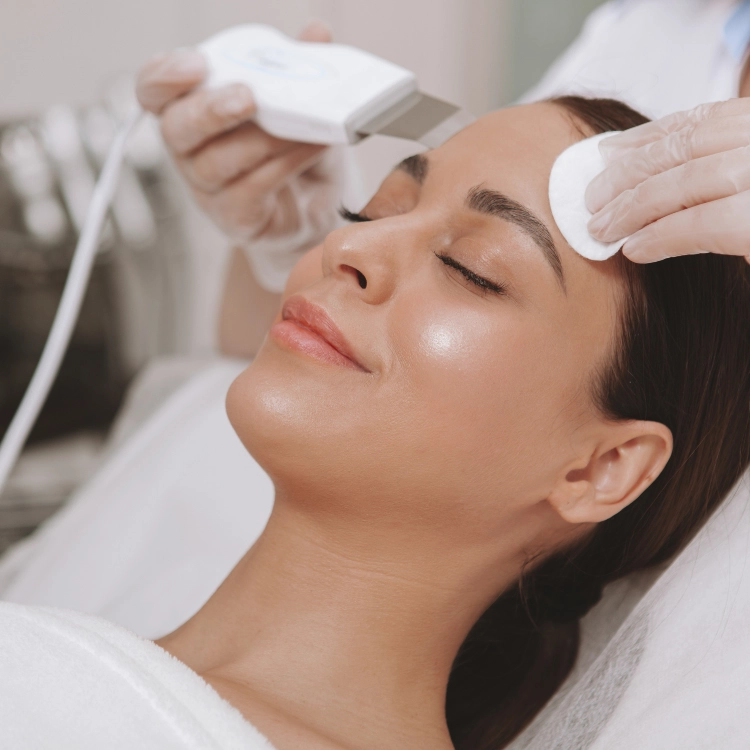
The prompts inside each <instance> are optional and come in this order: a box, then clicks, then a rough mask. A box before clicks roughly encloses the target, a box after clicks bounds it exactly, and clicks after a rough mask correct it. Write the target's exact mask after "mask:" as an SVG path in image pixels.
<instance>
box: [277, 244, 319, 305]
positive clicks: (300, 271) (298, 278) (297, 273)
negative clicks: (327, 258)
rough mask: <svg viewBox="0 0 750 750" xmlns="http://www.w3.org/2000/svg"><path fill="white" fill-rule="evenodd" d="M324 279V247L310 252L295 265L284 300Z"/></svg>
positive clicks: (285, 290) (315, 248)
mask: <svg viewBox="0 0 750 750" xmlns="http://www.w3.org/2000/svg"><path fill="white" fill-rule="evenodd" d="M322 278H323V245H318V246H317V247H314V248H313V249H312V250H308V251H307V252H306V253H305V254H304V255H303V256H302V257H301V258H300V259H299V260H298V261H297V263H296V264H295V266H294V268H293V269H292V272H291V273H290V274H289V278H288V279H287V282H286V287H284V298H287V297H291V296H292V295H293V294H296V293H297V292H299V291H301V290H302V289H304V288H305V287H308V286H310V285H311V284H314V283H315V282H316V281H319V280H320V279H322Z"/></svg>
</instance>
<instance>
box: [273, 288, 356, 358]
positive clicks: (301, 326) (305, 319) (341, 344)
mask: <svg viewBox="0 0 750 750" xmlns="http://www.w3.org/2000/svg"><path fill="white" fill-rule="evenodd" d="M281 317H282V319H281V321H279V322H278V323H274V325H273V326H272V327H271V330H270V333H271V335H272V336H273V338H274V339H276V340H277V341H278V342H280V343H281V344H283V345H285V347H287V348H290V349H294V350H296V351H299V352H302V353H303V354H307V355H308V356H311V357H313V358H315V359H319V360H322V361H324V362H328V363H329V364H336V365H340V366H343V367H349V368H353V369H356V370H360V371H364V372H369V370H368V369H367V368H366V367H364V366H363V365H362V364H361V363H360V362H359V361H358V360H357V358H356V356H355V355H354V352H353V351H352V348H351V346H350V345H349V342H348V341H347V340H346V338H345V337H344V335H343V334H342V333H341V331H340V330H339V329H338V327H337V326H336V324H335V323H334V322H333V321H332V320H331V318H330V317H329V316H328V313H326V311H325V310H323V308H321V307H318V306H317V305H314V304H313V303H312V302H309V301H308V300H306V299H305V298H304V297H302V296H301V295H298V294H295V295H294V296H293V297H290V298H289V299H288V300H287V301H286V302H285V303H284V306H283V308H282V310H281Z"/></svg>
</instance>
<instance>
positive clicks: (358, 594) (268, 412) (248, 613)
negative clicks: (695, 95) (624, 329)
mask: <svg viewBox="0 0 750 750" xmlns="http://www.w3.org/2000/svg"><path fill="white" fill-rule="evenodd" d="M579 137H580V136H579V135H578V133H577V131H576V129H575V128H574V127H573V125H572V123H571V121H570V119H569V118H568V117H567V115H566V114H565V113H563V112H562V111H561V110H559V109H558V108H557V107H555V106H553V105H550V104H539V105H533V106H528V107H518V108H514V109H509V110H505V111H502V112H498V113H494V114H492V115H488V116H486V117H484V118H482V119H481V120H480V121H478V122H477V123H475V124H474V125H472V126H471V127H469V128H467V129H466V130H465V131H463V132H462V133H460V134H459V135H457V136H456V137H455V138H453V139H452V140H451V141H449V142H448V143H447V144H445V145H444V146H443V147H441V148H440V149H438V150H436V151H433V152H431V153H430V154H429V155H428V158H429V172H428V175H427V177H426V179H425V180H424V183H423V184H422V185H420V184H419V183H418V181H417V180H415V179H414V178H413V177H412V176H411V175H409V174H407V173H406V172H404V171H402V170H397V171H396V172H394V173H393V174H392V175H391V176H390V177H389V178H388V179H387V180H386V181H385V183H384V184H383V186H382V187H381V189H380V190H379V191H378V193H377V194H376V196H375V197H374V198H373V199H372V201H371V202H370V203H369V204H368V206H366V207H365V209H364V210H363V214H365V216H367V217H368V218H370V219H372V220H373V221H369V222H365V223H357V224H354V225H352V226H349V227H346V228H343V229H340V230H337V231H335V232H333V233H332V234H330V235H329V236H328V238H327V239H326V241H325V243H324V244H323V245H322V246H321V247H319V248H316V249H315V250H313V251H311V252H310V253H309V254H308V255H307V256H306V257H305V258H304V259H303V260H302V261H301V262H300V263H299V264H298V266H297V267H296V269H295V271H294V273H293V274H292V277H291V278H290V281H289V285H288V289H287V293H286V295H285V299H286V300H287V307H285V310H286V312H285V317H287V320H289V315H288V309H289V307H291V308H292V312H293V314H291V320H292V323H289V325H291V326H292V327H294V325H296V324H295V323H294V320H297V321H298V323H299V320H300V317H304V315H305V313H304V310H305V309H308V308H305V304H309V305H313V306H317V309H319V310H322V311H324V313H325V314H326V315H327V316H328V318H330V321H332V323H333V324H334V325H335V326H336V327H337V329H338V330H339V331H340V332H341V334H342V336H343V338H344V339H345V340H346V342H347V343H348V347H349V354H350V355H351V359H353V360H356V362H357V363H358V364H359V366H358V367H352V366H349V365H347V364H346V363H345V362H342V361H337V360H336V359H335V357H328V356H325V354H326V351H325V349H320V347H318V349H316V348H315V347H313V346H312V343H311V341H312V339H311V334H310V333H309V331H307V332H306V331H305V328H306V326H305V325H304V323H303V324H302V325H297V334H298V341H297V343H295V341H293V340H292V339H293V338H294V337H292V339H290V338H289V337H287V338H285V337H284V336H283V335H279V334H278V332H277V333H274V332H273V329H272V333H271V334H270V335H269V336H268V338H267V340H266V342H265V344H264V345H263V347H262V348H261V350H260V352H259V354H258V356H257V358H256V360H255V362H254V363H253V364H252V365H251V366H250V367H249V368H248V369H247V370H246V371H245V373H243V374H242V375H241V376H240V377H239V378H238V379H237V380H236V382H235V383H234V384H233V386H232V388H231V390H230V393H229V395H228V399H227V409H228V414H229V416H230V419H231V421H232V423H233V425H234V427H235V429H236V431H237V433H238V435H239V437H240V438H241V439H242V441H243V442H244V444H245V445H246V446H247V448H248V449H249V450H250V452H251V453H252V454H253V455H254V456H255V457H256V458H257V460H258V461H259V462H260V463H261V465H262V466H263V467H264V468H266V470H267V471H268V472H269V474H270V475H271V477H272V478H273V480H274V483H275V485H276V489H277V499H276V504H275V507H274V512H273V514H272V517H271V520H270V521H269V524H268V527H267V529H266V530H265V532H264V534H263V535H262V537H261V538H260V540H259V541H258V543H257V544H256V545H255V546H254V547H253V549H252V550H251V551H250V552H249V553H248V555H247V556H246V557H245V558H244V559H243V560H242V562H241V563H240V564H239V565H238V567H237V568H236V569H235V570H234V571H233V572H232V574H231V575H230V576H229V578H228V579H227V580H226V581H225V583H224V584H223V585H222V586H221V587H220V589H219V590H218V591H217V593H216V594H215V595H214V596H213V597H212V599H211V600H210V601H209V602H208V603H207V605H206V606H205V607H204V608H203V609H202V610H201V611H200V612H199V613H198V614H197V615H196V616H195V617H194V618H193V619H192V620H190V621H189V622H188V623H186V625H185V626H183V627H182V628H180V629H179V630H177V631H176V632H175V633H173V634H172V635H170V636H168V637H167V638H165V639H164V640H163V641H161V645H163V646H164V647H165V648H167V649H168V650H169V651H170V652H171V653H173V654H175V655H176V656H177V657H178V658H180V659H182V660H183V661H185V662H186V663H187V664H188V665H189V666H191V667H192V668H193V669H194V670H195V671H197V672H198V673H200V674H202V675H203V676H204V677H205V678H206V679H207V680H208V681H209V682H210V683H211V684H212V685H214V687H215V688H216V689H217V690H218V691H219V692H220V693H221V694H222V695H224V696H225V697H226V698H227V699H228V700H230V701H231V702H232V703H234V704H235V705H236V706H238V707H239V708H240V710H242V711H243V713H244V714H245V715H246V716H247V717H248V718H249V719H250V720H251V721H252V722H253V723H255V724H256V726H258V727H259V728H260V730H261V731H263V732H265V733H266V734H268V736H269V737H270V739H271V740H272V741H273V742H274V743H275V744H276V746H277V747H278V748H279V749H280V750H286V748H292V747H297V746H300V743H303V742H304V743H305V744H304V746H305V747H311V748H321V749H322V748H328V749H330V748H344V747H346V748H363V749H364V748H375V747H394V748H395V747H408V748H433V749H434V748H438V749H440V748H450V747H451V744H450V739H449V737H448V732H447V728H446V726H445V718H444V703H445V687H446V685H447V681H448V674H449V672H450V666H451V663H452V661H453V658H454V657H455V654H456V652H457V650H458V648H459V646H460V644H461V642H462V641H463V639H464V638H465V636H466V634H467V633H468V631H469V629H470V628H471V626H472V624H473V623H474V622H475V621H476V619H477V618H478V617H479V615H480V614H481V613H482V611H483V610H484V609H485V608H486V607H487V606H488V605H489V604H490V603H491V602H492V601H493V600H494V599H495V598H496V597H497V596H498V595H499V594H500V593H501V592H502V591H503V590H504V589H505V588H507V586H509V585H510V584H511V583H512V582H513V581H515V580H516V579H517V577H518V575H519V573H520V570H521V568H522V566H523V565H525V564H527V563H529V562H530V561H531V560H534V559H539V558H540V557H543V556H544V555H546V554H548V553H550V552H551V551H552V550H556V549H559V548H560V547H561V546H563V545H568V544H572V543H574V542H575V541H577V540H578V539H579V538H580V537H581V536H582V535H584V534H586V533H587V532H588V531H589V530H590V529H591V528H593V524H595V523H596V522H598V521H601V520H604V519H606V518H608V517H610V516H611V515H613V514H614V513H616V512H618V511H619V510H620V509H621V508H623V507H625V506H626V505H627V504H628V503H629V502H631V501H632V500H633V499H634V498H635V497H637V496H638V494H640V492H641V491H642V490H643V489H644V488H645V487H646V486H647V485H648V484H649V483H650V482H651V481H653V479H654V477H655V476H657V475H658V473H659V471H661V469H662V468H663V466H664V464H665V462H666V460H667V459H668V457H669V453H670V450H671V435H670V433H669V431H668V430H667V429H666V428H665V427H664V426H663V425H659V424H655V423H650V422H624V423H616V424H614V423H611V422H608V421H606V420H604V419H602V418H601V416H599V415H598V414H597V412H596V409H595V408H594V406H593V404H592V403H591V400H590V396H589V390H588V384H589V383H590V381H591V379H592V377H593V373H594V371H595V369H596V367H598V366H599V365H601V364H602V363H603V362H604V361H605V360H606V358H607V356H608V353H609V351H610V346H611V342H612V337H613V334H614V332H615V330H616V315H617V309H618V304H619V302H618V300H619V295H620V291H621V287H620V283H621V282H620V280H619V278H618V277H617V276H616V274H615V273H614V269H613V266H612V263H594V262H591V261H587V260H584V259H583V258H581V257H580V256H578V255H577V254H575V253H574V252H573V251H572V250H571V249H570V248H569V247H567V246H566V245H565V243H564V240H563V239H562V237H561V235H560V234H559V232H558V231H557V229H556V227H555V226H554V222H553V220H552V217H551V214H550V209H549V205H548V200H547V181H548V176H549V171H550V168H551V166H552V163H553V161H554V159H555V158H556V156H557V155H558V154H559V153H560V152H561V151H562V150H563V149H564V148H566V147H567V146H568V145H570V144H571V143H572V142H573V141H575V140H577V139H578V138H579ZM478 185H481V186H483V187H486V188H492V189H495V190H498V191H502V192H503V193H505V194H507V195H508V196H510V197H511V198H513V199H514V200H516V201H518V202H520V203H522V204H523V205H525V206H526V207H527V208H529V209H530V210H531V211H533V212H534V213H535V214H536V215H537V216H538V217H539V218H540V219H541V220H542V222H544V223H545V224H546V225H547V227H548V228H549V231H550V232H551V235H552V238H553V240H554V242H555V245H556V247H557V250H558V252H559V254H560V256H561V259H562V266H563V270H564V274H565V289H563V287H562V286H561V284H560V281H559V279H558V278H557V276H556V275H555V273H554V272H553V270H552V269H551V267H550V265H549V264H548V262H547V261H546V260H545V256H544V255H543V253H542V252H541V250H540V249H539V247H538V246H537V244H535V242H534V241H533V240H532V239H531V238H530V236H529V235H528V234H527V233H525V232H524V231H522V230H521V229H519V228H518V227H517V226H516V225H514V224H512V223H510V222H508V221H506V220H504V219H500V218H497V217H495V216H488V215H485V214H482V213H479V212H478V211H475V210H471V209H469V208H467V207H466V195H467V193H468V191H470V190H471V189H472V188H474V187H476V186H478ZM446 259H450V262H446ZM456 263H459V264H462V265H463V266H464V267H465V269H467V271H468V272H469V275H470V276H471V273H473V274H474V275H475V276H481V277H483V278H484V279H486V280H487V281H488V282H489V283H490V284H491V285H494V286H495V287H497V288H500V289H501V291H500V292H497V291H492V292H488V291H487V289H486V288H482V287H479V286H476V285H475V283H474V282H473V281H471V280H469V279H467V277H466V272H462V271H460V270H458V269H456V268H455V267H454V266H455V264H456ZM472 278H474V277H472ZM363 282H364V283H363ZM485 287H486V284H485ZM300 299H301V300H302V302H299V300H300ZM295 300H296V301H295ZM295 305H297V307H296V308H295ZM300 305H301V307H300ZM300 309H302V310H303V312H302V313H300V312H299V310H300ZM294 310H297V312H294ZM315 320H317V321H318V323H320V321H321V320H324V319H323V318H317V319H315ZM315 320H314V319H313V318H310V319H309V322H310V325H313V326H314V325H315ZM288 327H289V326H287V328H288ZM285 330H286V329H285ZM308 344H309V346H308ZM328 354H330V352H328Z"/></svg>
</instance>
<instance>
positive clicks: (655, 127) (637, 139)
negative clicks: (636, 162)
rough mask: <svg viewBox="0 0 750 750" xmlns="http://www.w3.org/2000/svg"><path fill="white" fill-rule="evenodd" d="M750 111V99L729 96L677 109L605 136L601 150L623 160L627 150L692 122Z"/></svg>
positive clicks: (611, 156)
mask: <svg viewBox="0 0 750 750" xmlns="http://www.w3.org/2000/svg"><path fill="white" fill-rule="evenodd" d="M747 114H750V101H749V100H748V99H729V100H728V101H725V102H712V103H710V104H701V105H699V106H697V107H694V108H693V109H689V110H687V111H684V112H675V113H674V114H671V115H667V116H666V117H662V118H661V119H659V120H654V121H653V122H647V123H645V124H643V125H638V127H635V128H631V129H630V130H625V131H623V132H622V133H618V134H617V135H613V136H610V137H609V138H605V139H603V140H602V141H601V142H600V143H599V151H600V153H601V155H602V156H603V157H604V159H605V161H607V162H612V161H614V160H615V159H619V158H620V157H621V156H622V155H623V154H624V153H625V152H626V151H631V150H632V149H635V148H640V147H641V146H646V145H648V144H649V143H654V142H656V141H658V140H661V139H662V138H664V137H665V136H668V135H670V134H671V133H676V132H677V131H678V130H681V129H682V128H684V127H686V126H688V125H698V124H700V123H702V122H705V121H706V120H710V119H714V118H719V117H734V116H736V115H747Z"/></svg>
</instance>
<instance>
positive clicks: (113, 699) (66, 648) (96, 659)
mask: <svg viewBox="0 0 750 750" xmlns="http://www.w3.org/2000/svg"><path fill="white" fill-rule="evenodd" d="M0 747H2V748H18V749H19V750H21V749H22V748H29V749H30V748H33V749H34V750H47V748H50V749H52V748H54V750H67V749H68V748H69V749H70V750H94V748H96V750H101V749H102V748H107V750H120V749H121V750H134V748H138V750H151V748H154V750H156V749H158V750H172V748H175V749H176V748H180V750H192V749H193V748H195V750H199V749H200V750H209V749H210V750H214V749H216V750H218V749H219V748H220V749H221V750H273V746H272V745H271V744H270V742H268V740H266V739H265V738H264V737H263V736H262V735H261V734H260V733H259V732H258V731H257V730H256V729H255V728H254V727H253V726H252V725H251V724H250V723H249V722H247V721H246V720H245V719H244V717H243V716H242V715H241V714H240V712H239V711H237V709H235V708H234V707H233V706H231V705H230V704H229V703H227V702H226V701H225V700H224V699H223V698H221V697H220V696H219V694H218V693H216V692H215V691H214V690H213V688H211V687H210V686H209V685H208V684H207V683H206V682H205V681H204V680H203V679H202V678H201V677H200V676H199V675H197V674H196V673H195V672H193V671H192V670H191V669H189V668H188V667H187V666H186V665H185V664H183V663H182V662H181V661H178V660H177V659H175V658H174V657H173V656H171V655H170V654H168V653H167V652H166V651H164V650H163V649H161V648H159V646H157V645H156V644H155V643H153V642H151V641H147V640H144V639H143V638H140V637H139V636H137V635H135V634H133V633H131V632H130V631H128V630H125V629H124V628H121V627H119V626H117V625H113V624H111V623H109V622H106V621H105V620H102V619H100V618H98V617H92V616H90V615H83V614H79V613H75V612H69V611H67V610H62V609H53V608H48V607H27V606H23V605H19V604H8V603H0Z"/></svg>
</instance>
